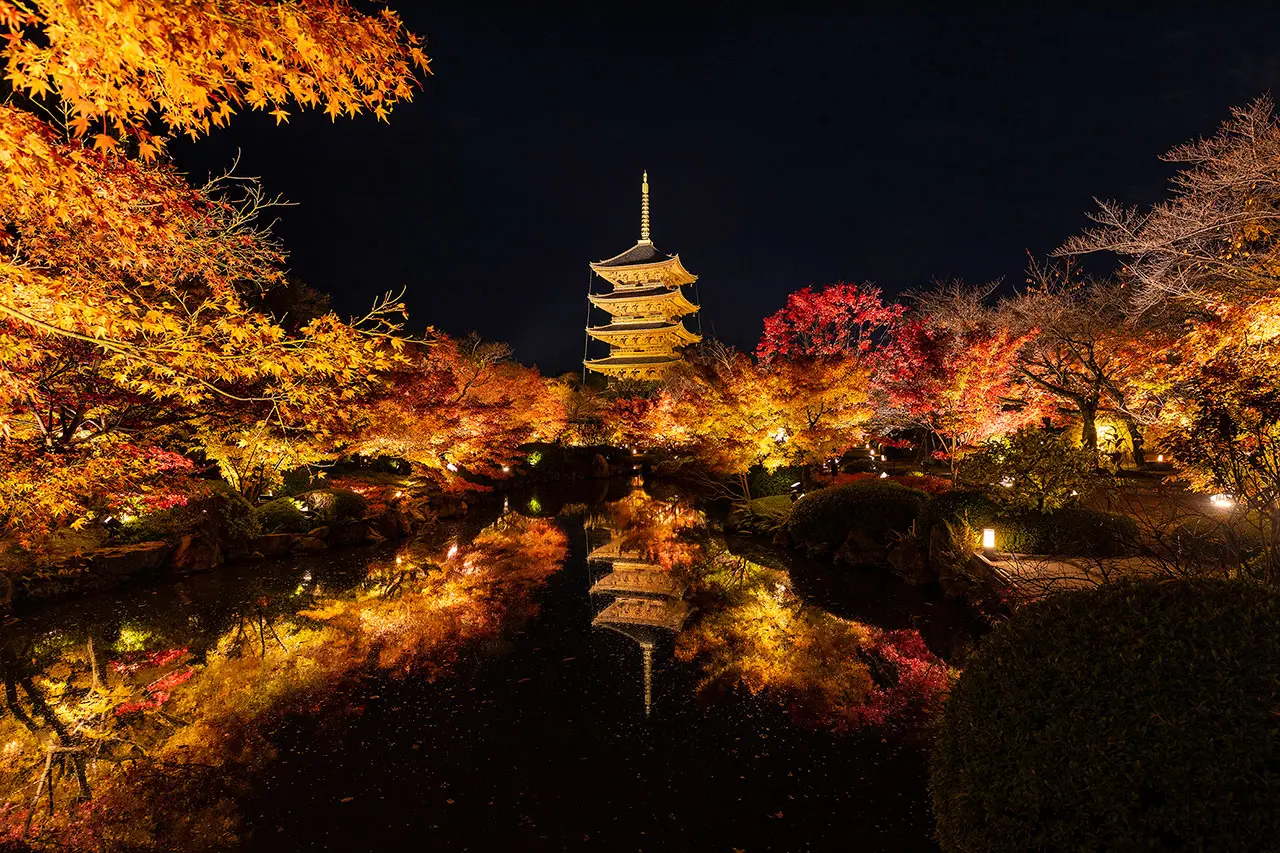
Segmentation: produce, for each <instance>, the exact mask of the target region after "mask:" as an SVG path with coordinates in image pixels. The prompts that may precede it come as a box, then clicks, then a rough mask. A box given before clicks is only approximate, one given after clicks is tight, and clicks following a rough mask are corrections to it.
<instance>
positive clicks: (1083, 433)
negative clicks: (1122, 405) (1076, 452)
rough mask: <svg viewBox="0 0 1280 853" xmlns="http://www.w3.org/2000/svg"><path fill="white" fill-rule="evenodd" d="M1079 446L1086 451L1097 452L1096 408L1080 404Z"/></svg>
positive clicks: (1087, 404) (1091, 405)
mask: <svg viewBox="0 0 1280 853" xmlns="http://www.w3.org/2000/svg"><path fill="white" fill-rule="evenodd" d="M1079 406H1080V444H1082V445H1083V446H1084V448H1085V449H1086V450H1092V451H1093V452H1094V453H1097V452H1098V407H1097V406H1096V405H1093V404H1089V403H1080V404H1079Z"/></svg>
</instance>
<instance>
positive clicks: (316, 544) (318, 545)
mask: <svg viewBox="0 0 1280 853" xmlns="http://www.w3.org/2000/svg"><path fill="white" fill-rule="evenodd" d="M328 547H329V546H328V545H326V544H325V543H324V540H323V539H316V538H315V537H314V536H299V537H298V539H297V541H295V542H294V543H293V550H295V551H323V550H325V549H326V548H328Z"/></svg>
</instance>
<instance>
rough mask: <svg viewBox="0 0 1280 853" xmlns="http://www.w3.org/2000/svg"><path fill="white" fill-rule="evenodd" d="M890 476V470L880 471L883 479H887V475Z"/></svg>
mask: <svg viewBox="0 0 1280 853" xmlns="http://www.w3.org/2000/svg"><path fill="white" fill-rule="evenodd" d="M888 476H889V472H888V471H881V472H880V479H881V480H883V479H885V478H886V477H888Z"/></svg>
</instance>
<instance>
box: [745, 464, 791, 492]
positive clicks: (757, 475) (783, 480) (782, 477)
mask: <svg viewBox="0 0 1280 853" xmlns="http://www.w3.org/2000/svg"><path fill="white" fill-rule="evenodd" d="M803 475H804V468H803V467H802V466H800V465H783V466H782V467H781V468H778V469H776V470H774V471H766V470H765V469H764V467H763V466H761V465H755V466H753V467H752V468H751V470H750V471H748V472H747V488H748V489H750V490H751V497H753V498H766V497H773V496H775V495H790V494H791V486H792V484H793V483H798V482H800V479H801V477H802V476H803Z"/></svg>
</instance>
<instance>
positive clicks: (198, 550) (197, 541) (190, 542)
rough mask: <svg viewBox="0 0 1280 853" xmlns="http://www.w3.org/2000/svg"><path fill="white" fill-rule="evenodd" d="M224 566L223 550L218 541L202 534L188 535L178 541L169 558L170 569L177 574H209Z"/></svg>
mask: <svg viewBox="0 0 1280 853" xmlns="http://www.w3.org/2000/svg"><path fill="white" fill-rule="evenodd" d="M220 565H222V549H221V548H219V547H218V543H217V541H216V540H211V539H209V538H207V537H205V536H204V535H202V534H190V533H189V534H187V535H186V536H183V537H182V538H181V539H179V540H178V547H176V548H174V549H173V556H171V557H170V558H169V569H170V571H172V572H174V573H175V574H180V575H189V574H193V573H195V572H207V571H209V570H210V569H213V568H214V567H216V566H220Z"/></svg>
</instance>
